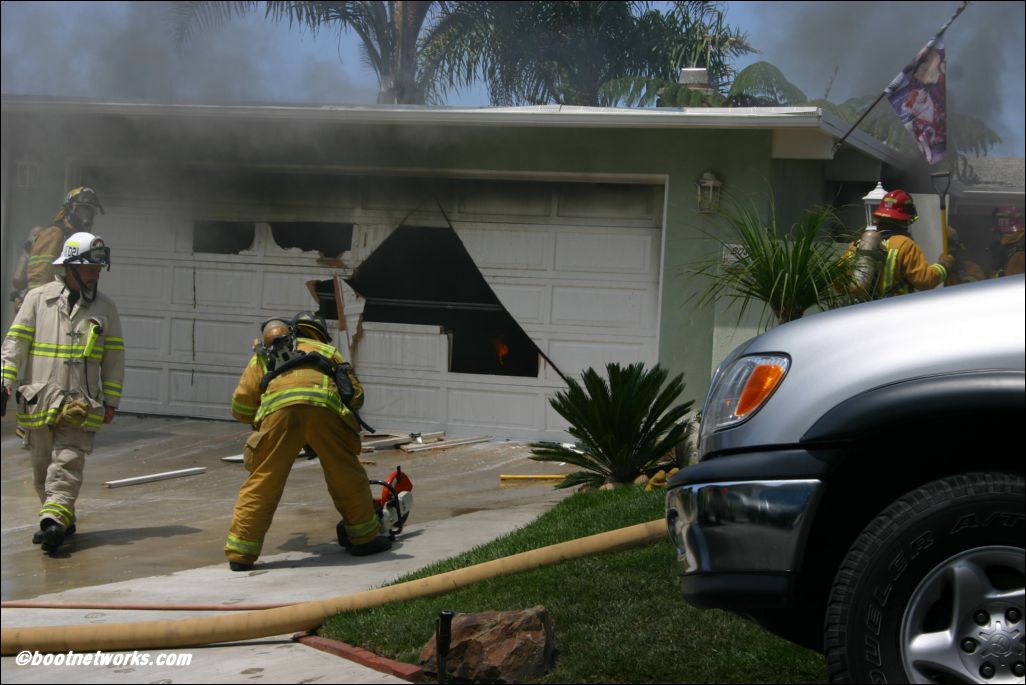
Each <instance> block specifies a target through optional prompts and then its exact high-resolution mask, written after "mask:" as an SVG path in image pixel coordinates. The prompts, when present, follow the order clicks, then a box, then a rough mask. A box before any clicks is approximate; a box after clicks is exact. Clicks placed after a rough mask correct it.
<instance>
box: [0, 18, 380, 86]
mask: <svg viewBox="0 0 1026 685" xmlns="http://www.w3.org/2000/svg"><path fill="white" fill-rule="evenodd" d="M2 12H3V16H2V19H3V49H2V69H0V72H2V78H3V91H4V92H5V93H9V94H18V95H23V94H24V95H47V96H58V97H84V98H91V99H103V100H145V101H153V102H210V103H228V102H332V103H368V102H374V101H375V99H376V96H377V90H376V88H374V87H371V86H368V85H363V84H357V83H355V82H354V81H353V80H352V79H350V78H349V76H348V74H347V70H346V68H345V67H344V66H343V65H342V64H340V63H339V57H338V53H337V51H336V49H335V48H336V46H335V41H333V40H325V37H324V36H325V35H327V34H329V33H330V31H327V30H326V31H324V32H323V34H322V38H321V40H320V41H318V43H317V47H318V48H322V49H324V46H329V48H328V49H324V54H323V55H322V54H315V55H314V56H313V57H309V58H305V59H296V58H295V56H294V55H293V56H291V57H292V59H288V58H287V57H288V56H286V55H285V54H284V53H285V52H287V51H283V50H281V45H280V36H281V35H282V30H283V29H286V30H287V27H282V26H275V25H274V24H272V23H271V22H269V21H268V20H265V19H264V18H263V14H262V11H260V10H257V11H256V12H253V13H251V14H250V15H247V16H245V17H241V18H235V19H233V20H232V21H231V22H229V23H228V24H226V25H225V26H222V27H216V28H206V29H205V30H202V31H200V32H199V33H197V34H195V36H194V38H193V40H192V42H191V43H190V44H188V45H187V46H186V47H185V48H184V50H183V51H182V52H181V53H179V51H178V49H177V47H176V46H175V44H174V39H173V36H172V33H173V16H172V6H171V3H168V2H121V3H115V2H110V3H108V2H104V3H100V2H90V3H75V2H69V3H63V2H24V3H13V2H5V3H3V5H2ZM290 30H291V31H292V32H300V31H304V29H300V28H299V27H293V28H292V29H290ZM276 38H277V39H278V40H276ZM306 38H307V39H309V40H311V41H312V40H313V38H312V37H311V36H310V34H309V32H307V33H306ZM344 40H349V41H355V40H356V37H355V36H354V35H351V34H350V35H347V36H344ZM310 45H311V47H313V46H312V43H311V44H310ZM289 47H290V48H291V47H292V45H290V46H289ZM311 52H313V51H312V50H311Z"/></svg>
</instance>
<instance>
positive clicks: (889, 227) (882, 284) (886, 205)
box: [845, 190, 955, 299]
mask: <svg viewBox="0 0 1026 685" xmlns="http://www.w3.org/2000/svg"><path fill="white" fill-rule="evenodd" d="M873 217H874V218H875V219H876V229H877V230H878V231H879V233H880V238H881V241H880V247H879V251H880V259H879V262H880V265H879V273H877V274H875V275H874V281H875V285H873V286H871V287H870V288H867V290H869V292H870V293H871V295H872V299H880V298H883V297H892V296H894V295H902V294H905V293H908V292H912V291H913V290H930V289H931V288H936V287H937V286H938V285H940V284H941V283H943V282H944V281H945V280H947V277H948V269H950V268H951V267H952V265H953V264H954V262H955V260H954V257H952V256H951V255H950V254H943V255H941V256H940V258H939V259H938V260H937V263H935V264H929V263H928V262H927V261H926V258H925V257H924V256H923V251H922V250H921V249H920V248H919V246H918V245H916V242H915V241H914V240H913V239H912V236H910V235H909V232H908V230H909V226H910V225H911V224H912V223H913V222H915V221H916V219H918V218H919V216H918V214H917V213H916V207H915V205H914V204H913V202H912V198H911V197H909V195H908V193H906V192H905V191H904V190H892V191H890V192H888V193H887V194H886V195H884V197H883V199H882V200H881V201H880V205H879V206H878V207H877V209H876V211H875V212H873ZM859 249H860V241H858V240H856V241H855V242H853V243H852V244H851V245H849V246H848V250H847V252H845V258H846V259H851V258H853V257H854V255H856V254H857V253H858V251H859Z"/></svg>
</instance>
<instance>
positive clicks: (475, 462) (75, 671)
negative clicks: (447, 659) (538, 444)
mask: <svg viewBox="0 0 1026 685" xmlns="http://www.w3.org/2000/svg"><path fill="white" fill-rule="evenodd" d="M0 427H2V452H3V459H2V488H3V497H2V506H3V511H2V513H3V531H2V567H3V583H2V591H3V599H4V600H5V601H7V600H23V599H38V600H42V601H47V602H52V603H56V604H60V605H64V606H68V607H69V608H57V609H52V608H51V609H26V608H5V609H3V612H2V623H3V627H4V628H5V629H7V628H12V627H28V626H59V625H73V624H97V625H99V624H107V623H123V622H132V621H150V620H159V619H167V618H175V619H177V618H186V617H190V616H205V615H210V613H209V612H200V613H196V612H183V611H173V612H169V611H166V610H163V609H161V607H167V606H168V605H171V604H174V605H181V604H194V605H195V604H202V605H210V604H219V605H239V604H252V603H276V602H299V601H307V600H314V599H317V600H320V599H325V598H329V597H336V596H340V595H346V594H350V593H353V592H358V591H361V590H366V589H371V588H374V587H378V586H381V585H383V584H386V583H388V582H390V581H392V580H394V579H396V578H398V577H399V576H401V575H404V574H406V573H410V572H412V571H415V570H417V569H419V568H421V567H423V566H425V565H427V564H430V563H433V562H435V561H439V560H442V559H446V558H449V557H451V556H454V555H456V554H459V553H461V552H463V551H466V550H469V549H472V548H473V547H476V546H478V545H481V544H484V543H486V542H488V541H490V540H493V539H495V538H497V537H500V536H502V535H505V534H507V533H509V532H511V531H512V530H515V529H516V528H518V527H521V526H524V525H526V524H527V523H529V522H530V521H532V520H533V519H534V518H536V517H537V516H538V515H540V514H541V513H542V512H544V511H546V510H548V509H549V508H551V507H552V506H553V505H555V504H556V503H557V502H559V501H560V500H561V499H562V498H563V497H565V496H567V495H568V494H569V493H568V492H565V491H558V490H555V489H554V488H553V487H552V485H551V482H549V483H545V482H539V481H528V482H527V483H526V484H524V483H518V484H516V485H504V484H502V481H500V478H499V476H500V474H532V473H558V472H563V473H565V472H568V471H569V470H570V467H562V468H560V467H558V466H557V465H554V464H540V463H536V462H533V461H530V460H529V459H528V455H529V454H530V449H529V446H528V445H526V444H524V443H521V442H513V441H503V440H492V441H489V442H484V443H479V444H474V445H464V446H459V447H453V448H450V449H446V450H433V451H425V452H420V453H414V454H406V453H404V452H402V451H400V450H399V449H395V448H393V449H388V450H385V451H381V452H375V453H364V454H363V455H362V459H363V460H364V461H366V462H373V463H367V464H365V468H366V469H367V471H368V474H369V475H370V477H371V478H372V479H380V480H383V479H385V478H386V477H387V476H388V474H389V473H390V472H391V471H392V470H393V469H394V467H395V466H396V465H402V467H403V470H404V471H406V472H407V473H408V474H409V475H410V477H411V478H412V480H413V483H414V491H413V492H414V505H413V512H412V515H411V517H410V519H409V521H408V522H407V525H406V529H405V530H404V532H403V534H402V535H401V536H400V537H399V540H398V541H397V542H396V544H395V546H394V547H393V549H392V550H391V551H389V552H386V553H384V554H380V555H375V556H373V557H366V558H362V559H355V558H353V557H351V556H350V555H348V554H347V553H345V552H344V551H343V550H342V549H341V548H339V547H338V545H337V544H336V543H335V524H336V522H337V520H338V516H337V514H336V513H335V511H334V509H333V507H332V505H331V500H330V498H329V497H328V493H327V489H326V487H325V485H324V482H323V478H322V474H321V469H320V466H319V464H318V462H317V461H316V460H314V461H308V460H306V459H302V458H301V459H299V460H297V462H296V465H295V467H294V468H293V471H292V474H291V476H290V478H289V481H288V484H287V486H286V488H285V493H284V496H283V498H282V501H281V504H280V506H279V507H278V511H277V513H276V515H275V518H274V523H273V524H272V526H271V530H270V532H269V534H268V536H267V539H266V540H265V544H264V555H263V556H262V557H261V559H260V561H258V562H257V567H256V569H255V570H254V571H252V572H249V573H232V572H231V571H229V570H228V568H227V563H226V561H225V558H224V553H223V551H222V547H223V544H224V538H225V534H226V532H227V527H228V524H229V522H230V519H231V512H232V505H233V504H234V500H235V495H236V492H237V489H238V487H239V485H240V483H241V482H242V480H243V478H244V473H245V472H244V469H243V466H242V465H241V464H239V463H230V462H224V461H222V460H221V457H223V456H228V455H237V454H241V452H242V446H243V444H244V442H245V439H246V437H247V436H248V433H249V428H248V427H247V426H243V425H241V424H233V423H229V422H221V421H205V420H191V419H176V418H158V417H138V416H133V415H118V417H117V418H116V419H115V423H114V425H113V426H107V427H105V428H104V429H103V430H102V431H101V432H100V433H99V435H98V436H97V441H96V448H95V450H94V452H93V454H92V455H91V456H90V458H89V459H88V460H87V463H86V469H85V483H84V485H83V488H82V492H81V495H80V497H79V500H78V505H77V510H78V516H79V521H78V529H79V532H78V533H77V534H76V535H74V536H72V537H70V538H69V539H68V542H67V543H66V544H65V546H64V547H63V548H62V550H61V552H60V553H58V555H57V556H56V557H49V556H47V555H45V554H43V553H42V551H41V550H40V548H39V547H38V546H37V545H33V544H32V543H31V541H30V539H31V537H32V533H33V532H34V531H35V530H36V527H37V525H38V524H37V522H36V516H37V512H38V508H39V502H38V499H37V498H36V495H35V491H34V489H33V488H32V482H31V469H30V466H29V459H28V452H26V451H24V450H22V449H21V448H20V439H18V438H17V437H16V435H15V434H14V423H13V421H12V420H11V417H10V416H9V417H7V418H5V419H3V421H2V423H0ZM382 432H384V431H382ZM448 437H470V436H448ZM196 466H203V467H206V468H207V472H206V473H203V474H201V475H195V476H187V477H182V478H176V479H172V480H164V481H158V482H153V483H145V484H139V485H132V486H126V487H119V488H106V487H104V485H103V483H104V482H106V481H110V480H116V479H122V478H130V477H134V476H141V475H149V474H155V473H162V472H166V471H176V470H180V469H185V468H191V467H196ZM377 491H378V487H376V486H375V487H374V492H375V494H377ZM94 603H99V604H122V605H123V604H134V605H142V606H145V607H147V608H148V609H147V610H139V611H124V610H110V609H105V608H100V609H97V608H71V606H76V605H83V604H86V605H88V604H94ZM216 613H218V614H222V615H224V612H216ZM290 637H291V636H290V635H277V636H270V637H268V638H264V639H258V640H251V641H248V642H245V643H233V644H231V645H229V646H207V647H196V648H189V649H184V650H182V649H176V650H167V651H164V652H158V651H150V652H143V653H145V654H149V655H150V656H151V658H155V657H156V656H157V655H162V654H163V655H167V654H171V653H186V652H187V653H189V654H191V655H192V657H191V658H192V663H191V665H190V666H188V667H177V668H175V667H165V668H155V667H150V668H138V667H136V668H133V667H127V668H112V667H96V666H92V667H90V666H76V667H66V666H65V667H60V666H56V665H55V666H27V667H26V666H21V665H19V664H18V663H17V662H16V660H15V658H13V657H5V658H3V659H2V662H0V667H2V672H3V678H2V679H3V682H5V683H7V682H21V683H34V682H40V683H42V682H106V683H112V682H116V683H135V682H196V683H199V682H211V683H215V682H216V683H233V682H250V681H257V682H259V681H267V682H293V683H298V682H354V683H356V682H359V683H377V682H390V683H400V682H404V681H403V680H401V679H399V678H397V677H395V676H392V675H386V674H383V673H380V672H378V671H375V670H371V669H369V668H367V667H366V666H361V665H359V664H356V663H354V662H352V661H348V660H345V659H341V658H339V657H337V656H333V655H329V654H326V653H324V652H319V651H317V650H315V649H312V648H310V647H307V646H305V645H300V644H297V643H293V642H292V641H291V640H290ZM108 654H109V653H108Z"/></svg>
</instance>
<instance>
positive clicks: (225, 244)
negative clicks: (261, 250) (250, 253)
mask: <svg viewBox="0 0 1026 685" xmlns="http://www.w3.org/2000/svg"><path fill="white" fill-rule="evenodd" d="M255 238H256V226H255V225H254V224H253V223H252V222H250V221H194V222H192V251H193V252H209V253H212V254H238V253H240V252H242V251H244V250H248V249H250V247H252V245H253V240H254V239H255Z"/></svg>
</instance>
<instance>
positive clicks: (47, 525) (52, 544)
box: [39, 519, 67, 554]
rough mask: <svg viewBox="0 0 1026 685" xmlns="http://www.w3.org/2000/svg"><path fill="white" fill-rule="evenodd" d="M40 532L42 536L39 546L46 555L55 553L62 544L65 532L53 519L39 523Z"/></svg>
mask: <svg viewBox="0 0 1026 685" xmlns="http://www.w3.org/2000/svg"><path fill="white" fill-rule="evenodd" d="M39 528H40V532H41V533H42V534H43V537H42V540H41V541H40V544H42V546H43V551H44V552H46V553H47V554H53V553H54V552H56V551H57V550H58V549H59V548H60V546H61V545H62V544H64V536H65V534H66V533H67V530H66V529H65V528H64V526H62V525H61V524H60V523H57V522H56V521H54V520H53V519H43V520H42V521H40V522H39Z"/></svg>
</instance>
